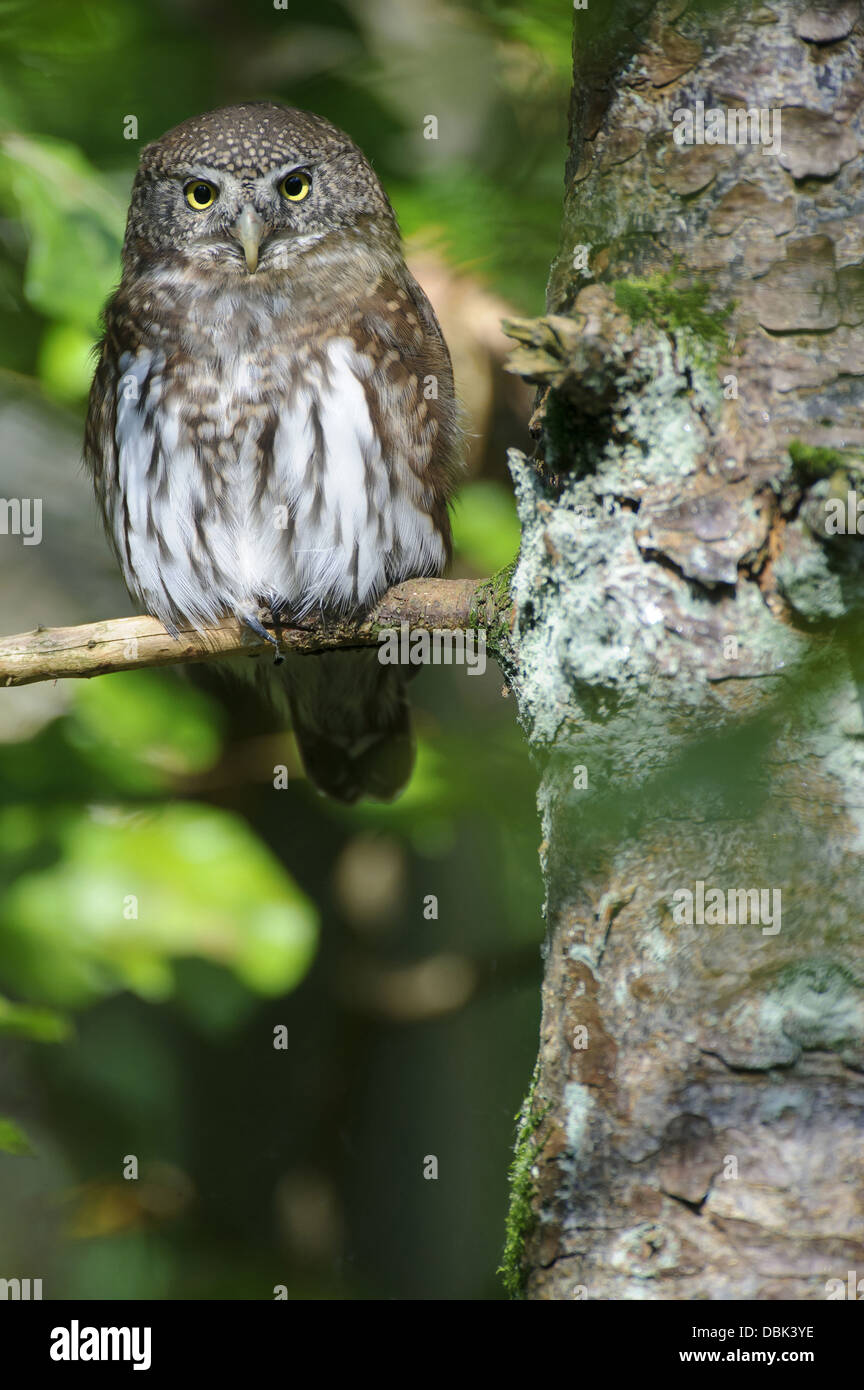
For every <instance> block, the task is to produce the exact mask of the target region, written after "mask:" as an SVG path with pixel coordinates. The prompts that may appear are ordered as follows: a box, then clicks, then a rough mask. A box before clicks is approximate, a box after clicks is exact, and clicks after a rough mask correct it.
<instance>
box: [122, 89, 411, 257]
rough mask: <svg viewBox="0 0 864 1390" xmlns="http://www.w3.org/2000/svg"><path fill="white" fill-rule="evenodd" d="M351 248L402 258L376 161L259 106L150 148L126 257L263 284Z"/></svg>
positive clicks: (186, 126)
mask: <svg viewBox="0 0 864 1390" xmlns="http://www.w3.org/2000/svg"><path fill="white" fill-rule="evenodd" d="M346 236H347V237H348V239H349V241H350V239H351V238H352V236H355V237H362V238H363V240H364V241H365V242H366V243H367V244H368V242H369V240H370V238H371V239H372V240H380V242H381V243H382V244H383V245H384V246H398V239H399V233H398V228H397V225H396V218H395V215H394V213H393V209H392V207H391V206H390V203H389V201H388V198H387V195H386V194H385V192H384V190H383V188H382V187H381V185H380V183H379V182H378V179H377V177H376V175H375V173H374V171H373V169H372V166H371V165H370V164H369V161H368V160H367V159H366V158H365V157H364V155H363V154H362V152H361V151H360V150H359V149H358V148H357V146H356V145H355V144H353V142H352V141H351V140H349V138H348V136H347V135H345V134H343V132H342V131H341V130H337V128H336V127H335V126H333V125H331V124H330V122H329V121H325V120H322V118H321V117H320V116H314V115H312V114H311V113H310V112H308V111H298V110H296V109H293V108H291V107H287V106H277V105H275V104H274V103H271V102H252V103H248V104H246V105H243V106H226V107H223V108H221V109H220V110H218V111H210V112H208V113H207V114H206V115H204V116H195V117H193V118H192V119H191V120H188V121H184V122H183V124H182V125H178V126H176V127H175V128H174V129H173V130H169V131H168V133H167V135H163V136H162V138H161V139H159V140H155V141H153V143H152V144H150V145H147V146H145V148H144V149H143V150H142V152H141V161H140V165H139V168H138V173H137V175H136V178H135V183H134V186H133V189H132V201H131V205H130V208H129V219H128V222H127V226H126V240H125V242H124V246H123V255H124V261H125V263H126V265H127V267H137V266H140V265H141V264H142V263H150V264H153V263H154V262H155V263H158V262H160V261H163V260H170V261H171V262H173V263H174V264H176V260H177V257H178V256H179V257H180V258H181V259H182V260H183V261H184V262H186V263H187V264H189V263H191V264H192V265H194V266H195V267H196V268H197V269H201V270H205V271H206V270H209V271H211V272H212V273H214V274H220V275H229V276H243V275H252V274H257V275H259V276H263V275H265V274H266V272H267V271H270V270H274V271H278V270H285V269H290V267H291V263H292V261H293V260H294V258H295V257H297V256H299V255H303V254H308V253H309V251H310V250H311V249H312V248H315V247H319V248H320V249H321V250H322V251H324V252H325V253H326V250H327V245H328V243H331V244H333V245H334V247H335V246H344V244H345V238H346Z"/></svg>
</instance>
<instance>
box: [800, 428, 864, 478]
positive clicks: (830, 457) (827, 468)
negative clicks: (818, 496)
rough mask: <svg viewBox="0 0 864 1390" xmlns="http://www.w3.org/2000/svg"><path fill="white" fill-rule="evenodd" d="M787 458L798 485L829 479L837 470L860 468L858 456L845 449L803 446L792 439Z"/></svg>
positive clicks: (860, 462)
mask: <svg viewBox="0 0 864 1390" xmlns="http://www.w3.org/2000/svg"><path fill="white" fill-rule="evenodd" d="M789 457H790V458H791V460H792V466H793V471H794V473H795V477H796V479H797V481H798V482H799V483H812V482H815V480H816V479H817V478H830V477H831V475H832V473H836V472H837V470H838V469H848V468H853V469H855V468H857V469H860V468H862V466H864V465H862V460H861V458H860V455H858V454H855V453H852V452H850V451H849V450H846V449H827V448H824V447H822V446H821V445H818V444H804V443H803V441H802V440H800V439H793V440H791V442H790V444H789Z"/></svg>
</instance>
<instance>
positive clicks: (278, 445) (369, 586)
mask: <svg viewBox="0 0 864 1390" xmlns="http://www.w3.org/2000/svg"><path fill="white" fill-rule="evenodd" d="M103 322H104V332H103V336H102V339H101V342H100V345H99V349H98V353H99V356H98V365H97V367H96V371H95V375H94V379H93V385H92V389H91V393H90V402H89V410H88V416H87V425H86V433H85V445H84V455H85V461H86V464H87V467H88V469H89V471H90V473H91V474H92V477H93V481H94V485H95V490H96V496H97V499H98V503H99V506H100V509H101V511H102V515H103V518H104V521H105V526H106V529H107V533H108V536H109V539H110V541H111V543H112V545H113V548H114V551H115V553H116V555H117V559H118V561H119V564H120V567H121V570H122V572H123V577H124V579H125V582H126V585H127V588H128V589H129V591H130V593H131V595H132V597H133V598H134V599H135V600H136V602H137V603H138V604H140V605H141V606H142V607H143V608H144V609H145V610H146V611H147V612H149V613H152V614H154V615H155V616H156V617H158V618H160V619H161V620H162V622H163V623H164V624H165V625H166V627H167V628H168V629H169V630H171V629H172V627H173V628H175V629H176V626H177V624H178V623H179V622H181V621H184V622H187V623H192V624H194V625H196V626H198V627H199V628H200V627H203V626H204V625H205V624H207V623H211V622H212V621H213V620H214V619H217V618H219V617H220V616H223V615H233V616H234V617H235V618H237V619H239V620H240V621H241V622H242V623H244V624H245V625H247V627H248V628H249V629H250V630H252V631H254V632H256V633H258V634H259V635H265V636H268V635H272V634H270V633H268V630H267V629H266V628H265V627H264V625H263V622H262V618H263V617H264V615H265V614H266V613H267V612H268V611H269V612H270V613H272V614H273V615H279V616H280V618H281V619H282V621H283V622H284V623H285V624H286V625H288V624H290V623H291V622H292V621H296V622H300V621H302V620H304V619H305V620H307V621H308V620H312V619H319V620H324V621H326V620H327V619H328V617H334V616H339V617H343V618H344V617H346V616H359V615H361V614H362V613H363V612H364V611H366V610H368V609H369V608H370V606H371V605H373V604H374V603H375V601H376V599H377V598H378V597H379V596H380V595H381V594H382V593H383V592H384V590H386V589H387V588H388V587H389V586H390V585H392V584H395V583H398V582H399V581H401V580H404V579H409V578H416V577H423V576H433V575H438V574H440V573H441V572H442V570H443V569H444V566H445V565H446V563H447V560H448V558H449V553H450V525H449V517H448V503H449V501H450V498H451V496H452V493H453V490H454V487H455V485H456V482H457V480H458V475H459V472H460V466H461V464H460V455H461V443H460V440H461V432H460V428H459V422H458V409H457V405H456V401H455V396H454V389H453V374H452V369H451V364H450V356H449V353H448V350H447V346H446V344H445V342H444V338H443V335H442V333H441V329H440V327H439V325H438V321H437V319H436V317H435V314H434V312H433V310H432V308H431V306H430V304H429V301H428V299H427V298H426V296H425V294H424V293H423V291H422V289H421V288H420V286H419V285H418V284H417V282H416V280H414V278H413V277H412V275H411V274H410V272H409V270H408V269H407V267H406V265H405V261H404V259H403V253H402V248H401V241H400V235H399V228H398V225H397V222H396V217H395V214H394V212H393V209H392V207H391V205H390V202H389V201H388V198H387V196H386V194H385V193H384V190H383V189H382V187H381V184H380V183H379V181H378V178H377V177H376V175H375V173H374V171H373V169H372V167H371V165H370V164H369V161H368V160H367V159H366V158H365V157H364V156H363V154H362V153H361V151H360V150H359V149H358V147H357V146H356V145H355V144H354V143H353V142H352V141H351V140H350V139H349V138H348V136H347V135H344V134H343V133H342V132H341V131H340V130H337V129H336V127H335V126H333V125H331V124H330V123H329V122H328V121H326V120H323V119H322V118H321V117H319V116H315V115H312V114H311V113H309V112H305V111H300V110H296V109H292V108H289V107H284V106H279V105H275V104H272V103H269V102H255V103H250V104H246V105H241V106H230V107H225V108H224V109H222V110H218V111H212V112H210V113H208V114H207V115H203V116H198V117H195V118H193V119H191V120H187V121H184V122H183V124H182V125H179V126H177V127H176V128H175V129H173V130H171V131H169V132H168V133H167V135H163V136H162V138H161V139H159V140H156V141H154V142H153V143H152V144H150V145H147V146H146V148H145V149H144V150H143V151H142V153H141V159H140V165H139V169H138V172H137V175H136V178H135V182H134V185H133V189H132V197H131V204H130V208H129V216H128V222H127V227H126V236H125V240H124V243H123V272H122V278H121V281H120V285H119V288H118V289H117V291H116V293H115V294H114V296H113V297H112V299H111V300H110V301H109V303H108V305H107V307H106V309H105V312H104V318H103ZM217 664H221V665H222V668H223V672H227V673H228V674H229V676H234V677H236V676H238V675H239V676H240V677H241V678H246V679H251V680H253V681H254V682H255V683H256V685H257V686H258V687H259V689H260V691H261V693H262V694H264V695H265V696H266V697H267V699H268V700H269V701H270V703H271V704H272V705H275V706H276V707H277V709H278V710H279V711H280V713H284V715H285V718H286V720H287V719H290V720H291V723H292V725H293V729H294V732H295V736H296V739H297V743H298V746H299V749H300V753H301V757H302V760H303V764H304V767H305V770H306V773H307V776H308V777H309V779H310V780H311V781H312V782H313V783H314V784H315V785H316V786H317V787H318V788H319V790H321V791H323V792H324V793H326V794H328V795H330V796H332V797H335V798H338V799H339V800H341V801H345V802H353V801H356V800H357V799H358V798H359V797H361V796H370V797H374V798H376V799H381V800H389V799H391V798H392V797H393V796H395V795H396V794H397V793H398V792H399V790H400V789H401V788H402V787H403V786H404V784H405V782H406V781H407V779H408V777H409V776H410V772H411V767H412V763H413V756H414V754H413V739H412V734H411V725H410V714H409V709H408V702H407V698H406V691H405V684H404V680H405V677H404V674H403V673H402V672H401V671H400V669H399V668H398V667H392V666H383V665H381V664H380V663H379V662H378V660H377V653H376V651H375V650H353V651H341V652H335V651H334V652H331V653H322V654H320V655H314V656H312V655H299V654H297V653H294V654H288V656H287V658H286V660H285V661H284V662H281V664H276V663H274V662H272V661H267V660H264V661H261V660H253V659H251V658H249V657H235V658H231V659H229V660H228V661H226V662H224V663H212V664H211V665H213V666H215V665H217ZM208 669H210V668H208Z"/></svg>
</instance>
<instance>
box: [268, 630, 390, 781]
mask: <svg viewBox="0 0 864 1390" xmlns="http://www.w3.org/2000/svg"><path fill="white" fill-rule="evenodd" d="M278 669H279V670H280V671H284V678H285V680H286V684H287V688H288V702H289V705H290V707H291V718H292V725H293V729H294V736H295V738H296V740H297V746H298V747H299V749H300V756H301V758H302V760H303V767H304V768H305V770H306V775H307V777H308V778H309V780H310V782H312V783H313V784H314V785H315V786H316V787H317V788H318V790H319V791H321V792H324V793H325V794H326V795H327V796H332V797H334V798H335V799H336V800H337V801H345V802H348V803H349V804H350V803H353V802H355V801H358V800H359V799H360V798H361V797H364V796H367V797H372V798H373V799H374V800H375V801H392V800H393V798H394V797H395V796H397V795H398V793H399V792H400V791H401V790H402V788H403V787H404V786H405V784H406V783H407V781H408V779H409V778H410V776H411V770H412V768H413V766H414V736H413V734H412V731H411V711H410V707H409V704H408V697H407V694H406V689H405V676H404V673H403V672H402V671H400V670H399V668H398V667H395V666H382V665H381V663H380V662H379V660H378V653H377V650H373V651H359V652H358V651H345V652H339V651H334V652H322V653H318V654H315V655H309V656H300V655H296V654H295V655H292V656H289V658H288V659H287V660H286V662H285V664H284V667H281V668H278Z"/></svg>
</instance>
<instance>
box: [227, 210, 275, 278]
mask: <svg viewBox="0 0 864 1390" xmlns="http://www.w3.org/2000/svg"><path fill="white" fill-rule="evenodd" d="M265 230H266V229H265V226H264V222H263V221H262V219H261V218H260V217H259V216H258V213H257V212H256V211H255V209H254V208H253V206H252V204H251V203H247V204H246V206H245V208H244V209H243V211H242V212H241V214H240V216H239V217H238V218H237V221H236V222H235V223H234V226H233V227H232V228H231V234H232V236H235V237H236V238H237V240H238V241H239V243H240V245H241V246H242V247H243V255H244V256H245V257H246V269H247V270H248V271H249V274H250V275H252V274H254V272H255V271H256V270H257V269H258V248H259V246H260V245H261V238H262V237H263V235H264V232H265Z"/></svg>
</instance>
